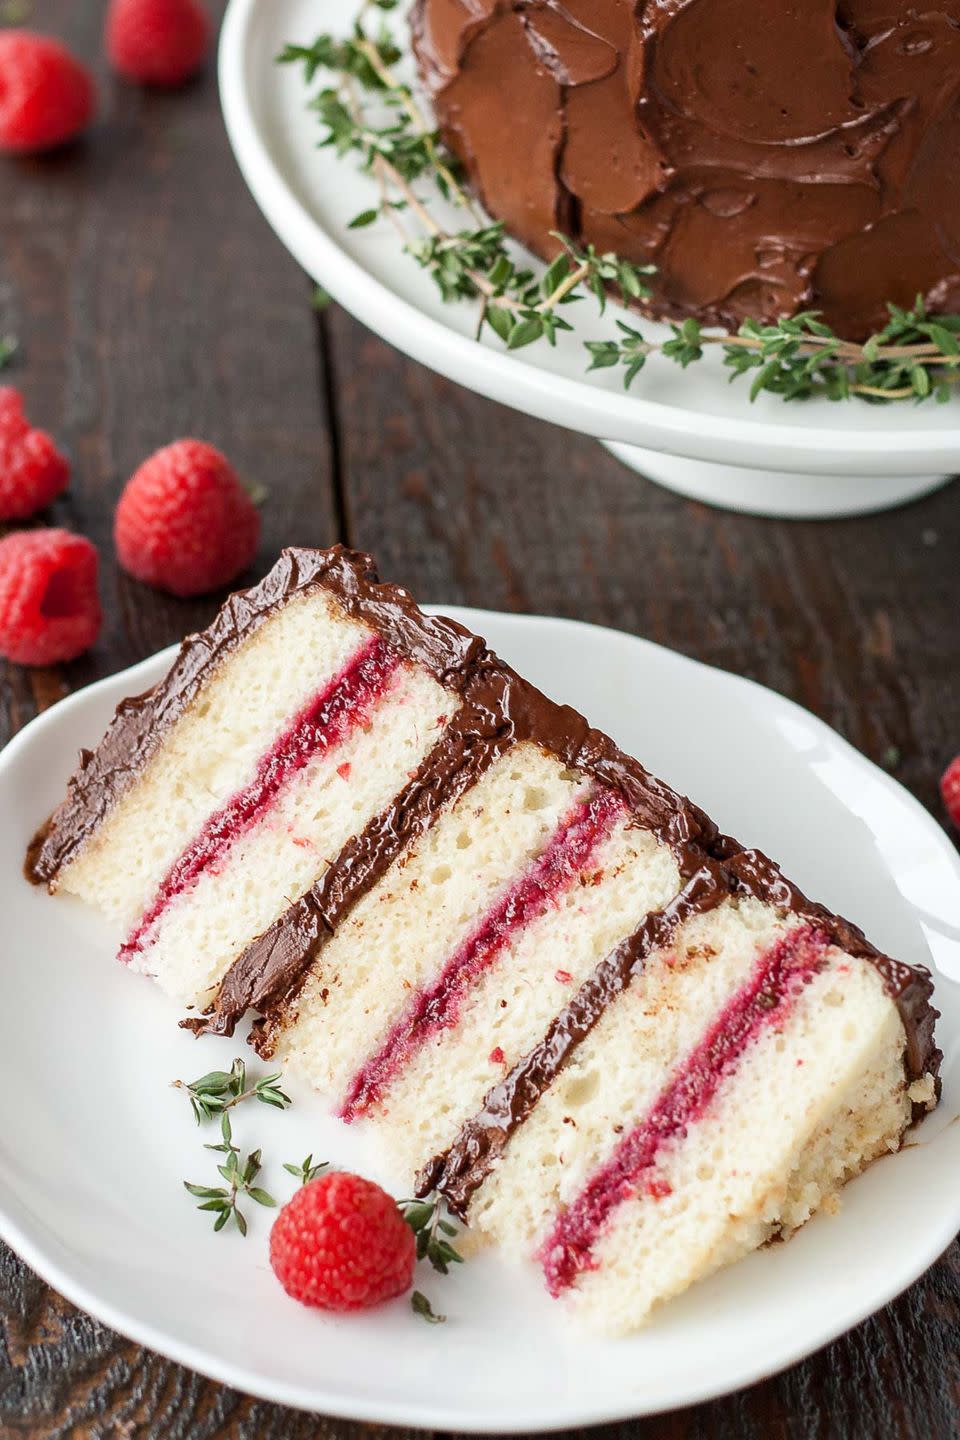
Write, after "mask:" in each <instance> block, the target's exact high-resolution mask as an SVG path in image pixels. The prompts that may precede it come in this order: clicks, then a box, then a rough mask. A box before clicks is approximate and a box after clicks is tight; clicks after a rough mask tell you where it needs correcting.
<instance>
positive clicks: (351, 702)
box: [120, 635, 400, 961]
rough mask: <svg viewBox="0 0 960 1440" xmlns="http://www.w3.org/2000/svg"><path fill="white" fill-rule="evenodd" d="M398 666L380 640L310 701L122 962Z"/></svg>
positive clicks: (361, 712) (364, 715)
mask: <svg viewBox="0 0 960 1440" xmlns="http://www.w3.org/2000/svg"><path fill="white" fill-rule="evenodd" d="M399 664H400V657H399V655H397V654H395V653H394V652H393V651H392V650H390V649H389V648H388V647H387V646H386V645H385V644H384V642H383V640H381V638H380V637H379V636H378V635H374V636H372V637H371V638H370V640H369V641H367V642H366V643H365V644H364V645H363V646H362V647H361V649H360V650H358V651H357V652H356V654H355V655H353V656H352V657H351V659H350V660H349V661H348V662H347V664H346V665H345V666H344V668H343V669H342V670H341V671H340V673H339V674H338V675H335V676H334V677H333V679H332V680H331V681H330V682H329V683H328V684H327V685H325V686H324V688H323V689H322V690H321V691H319V692H318V693H317V694H316V695H315V696H314V697H313V699H312V700H310V701H308V702H307V704H306V705H305V706H304V707H303V709H302V710H301V711H300V712H299V714H298V715H297V716H296V717H295V718H294V720H293V721H292V723H291V724H290V725H289V726H288V727H287V729H286V730H285V731H284V732H283V734H282V735H280V737H279V738H278V739H277V740H276V741H275V743H274V744H273V745H272V746H271V748H270V749H269V750H268V751H267V752H266V754H264V755H263V756H262V757H261V759H260V762H259V764H258V765H257V770H256V774H255V775H254V777H253V779H252V780H251V781H250V784H249V785H247V786H245V787H244V789H242V790H238V791H237V792H236V794H235V795H233V796H232V797H231V798H230V799H229V800H228V801H227V803H226V804H225V805H224V806H222V807H221V809H219V810H217V811H215V812H214V813H213V814H212V815H211V816H210V817H209V818H208V819H207V821H206V823H205V824H204V826H203V829H202V830H201V831H200V833H199V834H198V835H197V837H196V839H195V840H194V841H193V842H192V843H191V844H190V845H189V846H188V847H187V849H186V850H184V852H183V853H182V855H181V856H180V858H179V859H178V860H177V861H176V862H175V864H174V865H173V866H172V867H171V869H170V870H169V871H168V872H167V874H166V876H165V877H164V879H163V880H162V881H161V883H160V886H159V888H158V889H157V892H156V894H155V895H154V897H153V900H152V902H151V904H150V906H149V908H148V909H147V910H146V911H145V912H144V914H143V915H142V916H141V918H140V921H139V922H138V924H137V926H136V928H135V929H134V930H133V932H132V933H131V934H130V935H129V936H128V937H127V939H126V940H125V941H124V943H123V945H122V947H121V949H120V959H121V960H125V961H129V960H131V959H132V958H133V956H134V955H135V954H137V953H138V952H140V951H142V950H143V948H144V946H145V944H146V942H147V939H148V936H149V934H150V932H151V931H152V930H153V929H154V927H155V926H156V924H157V922H158V920H159V919H160V917H161V916H162V915H163V912H164V911H165V910H166V909H167V907H168V906H169V905H170V904H171V903H172V902H173V901H174V900H176V898H177V897H178V896H179V895H182V894H183V892H184V891H185V890H188V889H189V888H190V886H192V885H193V884H195V883H196V881H197V880H198V878H199V877H200V876H201V875H202V874H203V872H204V871H205V870H208V869H209V868H210V867H211V866H212V865H214V864H215V863H216V861H218V860H219V859H221V857H222V856H223V855H224V854H225V853H226V852H227V850H229V848H230V846H231V845H233V844H235V842H236V841H237V840H238V839H239V838H240V837H241V836H242V835H243V834H245V833H246V832H247V831H248V830H250V829H252V827H253V826H254V825H256V823H257V822H258V821H259V820H260V819H261V818H262V817H263V815H264V814H265V813H266V812H267V810H269V808H270V807H271V805H273V803H274V802H275V801H276V799H277V797H278V795H279V794H280V791H281V790H282V789H283V787H284V786H285V785H287V784H288V783H289V782H290V780H291V779H292V778H293V777H294V775H296V774H297V772H298V771H299V770H302V769H303V768H304V766H305V765H307V764H308V763H309V762H310V761H311V760H312V759H314V757H315V756H317V755H320V754H322V753H323V752H324V751H325V750H330V749H332V748H333V747H334V746H335V745H339V744H342V742H343V741H344V740H345V739H346V738H347V736H348V735H349V734H350V733H351V731H353V730H354V729H356V727H357V726H360V725H366V724H368V723H369V720H370V714H371V711H372V710H373V708H374V706H375V705H376V703H377V701H378V700H379V699H380V698H381V696H382V695H383V694H384V692H385V691H386V689H387V688H388V686H389V684H390V682H391V679H392V678H393V675H394V672H395V671H396V670H397V667H398V666H399Z"/></svg>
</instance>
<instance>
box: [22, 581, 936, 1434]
mask: <svg viewBox="0 0 960 1440" xmlns="http://www.w3.org/2000/svg"><path fill="white" fill-rule="evenodd" d="M425 608H426V609H428V610H429V611H430V612H431V613H443V614H449V615H451V616H452V617H453V618H456V619H460V620H461V621H462V622H463V623H465V624H467V625H469V626H471V627H472V628H476V629H479V630H480V631H481V632H482V630H483V626H484V623H485V622H486V620H487V618H488V617H489V616H490V615H491V614H493V613H495V612H490V611H486V610H476V609H471V608H468V607H463V606H442V605H441V606H436V605H434V606H428V607H425ZM496 618H497V622H498V623H503V622H505V621H506V622H509V623H510V624H517V625H522V624H524V623H526V622H529V621H534V622H538V621H548V622H549V623H550V624H551V625H555V626H559V627H561V628H569V629H577V630H589V631H590V632H592V633H595V632H597V631H601V632H604V633H606V634H607V635H610V636H615V637H617V638H618V639H621V640H622V639H623V638H627V639H629V640H631V641H633V642H634V643H636V644H639V645H641V646H642V647H644V648H646V649H648V650H653V651H664V650H665V649H666V647H663V646H659V645H656V644H655V643H654V642H653V641H649V640H645V639H643V638H642V637H640V636H634V635H629V634H628V633H627V632H624V631H619V630H615V629H613V628H612V627H609V626H598V625H590V624H587V623H586V622H583V621H578V620H571V619H566V618H562V617H557V616H539V615H538V616H527V615H504V614H501V613H499V612H496ZM177 649H178V647H177V646H176V645H174V646H170V647H168V648H167V649H165V650H162V651H159V652H157V653H156V654H154V655H152V656H150V657H148V658H147V659H145V660H142V661H140V662H139V663H138V664H136V665H134V666H132V667H130V668H129V669H127V670H125V671H120V672H118V673H117V674H114V675H110V676H106V677H105V678H104V679H102V680H99V681H96V682H95V683H94V684H92V685H90V686H87V687H85V688H84V689H83V690H80V691H77V692H76V693H74V694H73V695H70V696H68V697H67V698H66V699H64V700H62V701H60V702H59V703H58V704H57V705H55V706H53V707H51V709H49V710H47V711H45V712H44V713H43V714H41V715H39V716H37V717H36V718H35V719H34V720H33V721H31V722H30V723H29V724H28V725H27V726H25V727H24V729H23V730H21V731H20V732H19V733H18V734H17V735H15V736H14V738H13V739H12V740H11V741H10V742H9V743H8V745H7V746H6V747H5V748H4V750H3V751H0V769H6V768H7V767H8V766H9V765H11V764H15V763H16V760H17V757H18V755H19V753H20V751H21V750H22V749H25V748H26V747H27V746H28V745H31V744H32V743H34V742H35V741H36V739H37V738H38V737H39V735H40V734H42V733H43V731H44V730H46V729H47V728H49V727H51V726H52V724H54V723H59V722H61V721H62V720H63V719H64V718H65V717H66V716H67V715H69V714H70V712H71V711H72V710H73V709H75V708H77V707H78V706H82V705H83V704H84V703H85V702H86V701H87V700H89V698H90V697H91V696H92V695H94V694H96V693H98V692H100V691H102V690H105V689H111V688H118V686H119V682H120V681H123V686H122V691H123V693H124V694H132V693H136V691H137V689H138V688H142V687H143V685H144V684H148V683H152V681H153V680H154V677H155V672H156V673H157V674H162V673H163V668H164V666H165V665H168V664H169V663H170V662H171V661H172V659H173V657H174V655H175V654H176V652H177ZM666 653H667V654H669V655H671V657H672V658H673V659H675V660H679V661H681V662H683V663H684V664H688V665H694V666H696V667H697V668H698V669H702V670H709V671H710V673H711V675H712V677H713V679H714V681H717V680H719V682H720V683H728V684H730V685H731V686H733V687H737V686H742V687H747V688H749V689H750V690H751V691H756V692H760V693H762V694H763V695H764V696H765V697H766V698H767V699H768V700H772V701H773V703H775V704H777V705H780V706H783V707H785V708H786V709H787V710H788V711H795V712H796V713H797V714H798V715H799V716H802V717H803V720H804V723H805V724H807V725H813V727H814V728H815V729H819V730H822V731H823V732H824V734H825V735H826V736H827V737H829V740H830V743H831V744H833V745H839V746H840V747H841V748H842V749H844V750H846V751H848V752H849V753H850V754H851V756H853V757H855V759H856V760H857V761H858V762H859V763H860V764H861V765H864V766H868V767H869V769H870V770H871V772H873V777H874V778H875V779H879V780H880V781H881V783H882V784H883V785H884V786H886V787H887V788H888V789H889V790H890V791H891V792H892V793H896V794H897V796H898V798H899V799H900V800H901V801H903V799H904V797H906V801H907V802H908V804H909V806H910V807H911V808H912V809H913V810H915V812H916V814H917V816H918V818H919V819H920V820H921V821H922V823H924V824H925V825H926V826H929V827H930V829H931V833H932V834H935V836H936V837H937V840H938V844H939V845H940V846H941V847H942V848H943V849H944V851H945V853H948V854H949V856H950V861H951V865H952V868H953V869H954V871H955V873H956V876H957V881H958V885H960V853H958V852H957V850H956V848H955V847H954V846H953V845H952V844H951V842H950V840H949V838H948V837H947V835H946V834H945V832H944V831H943V830H942V829H941V827H940V826H939V825H937V823H936V821H935V820H934V819H933V817H932V816H931V815H930V814H929V812H928V811H927V810H926V809H925V808H924V807H923V806H922V805H921V804H920V802H919V801H918V800H916V798H915V797H914V796H913V795H911V794H910V792H909V791H907V790H906V789H905V788H904V787H903V786H902V785H900V784H899V783H898V782H897V781H896V780H894V779H893V778H892V777H891V776H890V775H888V774H886V773H885V772H884V771H883V770H881V769H880V768H879V767H878V766H875V765H874V764H873V762H872V761H870V760H868V759H867V758H866V756H864V755H862V754H861V753H860V751H858V750H857V749H856V748H855V747H854V746H852V745H850V743H849V742H848V741H846V740H845V739H844V738H843V737H842V736H840V735H838V734H837V733H836V732H835V731H834V730H832V729H831V728H830V727H829V726H828V725H827V724H826V723H825V722H824V721H822V720H820V719H819V718H818V717H817V716H815V715H812V714H811V712H809V711H807V710H805V709H803V707H802V706H799V705H797V704H796V703H795V702H794V701H792V700H789V699H788V698H787V697H785V696H782V695H780V694H778V693H777V692H776V691H772V690H769V689H768V688H767V687H765V686H763V685H760V684H759V683H758V682H755V681H752V680H749V679H747V678H746V677H742V676H738V675H734V674H731V673H729V672H727V671H722V670H718V669H716V668H715V667H713V666H709V665H705V664H703V662H701V661H696V660H692V659H690V658H689V657H687V656H682V655H678V654H677V653H676V652H673V651H669V650H666ZM957 1218H960V1217H957ZM955 1231H956V1218H951V1217H948V1216H947V1214H946V1212H944V1217H943V1221H942V1223H941V1225H940V1226H938V1227H935V1228H932V1229H930V1230H928V1232H927V1233H926V1235H925V1236H924V1240H925V1244H924V1245H923V1248H922V1250H918V1251H916V1252H913V1253H912V1254H911V1256H910V1258H909V1260H907V1261H905V1262H901V1263H900V1264H899V1265H897V1264H896V1263H894V1257H892V1256H890V1255H887V1256H885V1265H884V1270H883V1279H884V1283H883V1284H882V1285H879V1286H878V1288H877V1290H876V1291H875V1292H874V1293H872V1294H871V1295H870V1297H869V1298H865V1297H864V1296H863V1295H860V1294H857V1295H852V1296H851V1301H850V1306H849V1309H848V1310H847V1311H846V1312H845V1313H844V1314H843V1315H842V1316H838V1315H834V1316H833V1317H832V1318H831V1320H830V1321H829V1322H828V1323H827V1325H826V1326H825V1327H824V1329H823V1330H822V1331H821V1332H820V1333H819V1334H818V1336H817V1338H816V1340H815V1341H813V1343H810V1341H809V1337H808V1339H807V1340H806V1341H804V1340H800V1341H798V1342H797V1343H795V1344H784V1345H782V1346H781V1348H780V1351H779V1352H778V1353H775V1354H773V1355H771V1354H769V1353H767V1354H765V1355H764V1357H763V1360H762V1362H761V1361H757V1362H755V1363H754V1364H747V1365H745V1366H744V1368H743V1369H742V1370H741V1371H739V1372H738V1373H737V1374H736V1375H734V1376H732V1377H731V1379H730V1382H729V1384H726V1383H724V1384H722V1385H717V1384H716V1383H715V1382H714V1383H709V1382H706V1381H705V1382H703V1383H701V1384H697V1383H696V1382H693V1383H692V1384H690V1386H689V1388H685V1389H684V1390H683V1391H682V1392H680V1391H678V1392H677V1393H676V1395H674V1396H667V1397H665V1398H664V1399H663V1400H662V1402H661V1403H658V1405H657V1406H656V1408H655V1409H654V1410H649V1411H647V1410H644V1409H643V1408H642V1407H641V1408H640V1409H638V1408H637V1404H636V1397H634V1398H633V1400H632V1401H631V1402H629V1403H626V1402H625V1401H624V1400H622V1399H621V1401H620V1402H619V1403H618V1402H617V1401H614V1402H613V1403H611V1404H610V1405H609V1406H604V1405H598V1404H596V1403H593V1404H586V1405H583V1406H582V1407H580V1408H579V1409H578V1408H575V1407H571V1408H569V1409H568V1410H564V1412H563V1413H562V1414H559V1413H558V1414H549V1413H546V1414H544V1413H543V1409H542V1406H540V1407H539V1408H535V1409H531V1411H530V1412H529V1413H527V1412H524V1411H523V1410H518V1411H514V1412H512V1413H510V1414H503V1415H499V1416H497V1415H492V1416H491V1415H488V1416H487V1417H486V1418H485V1419H484V1421H483V1422H482V1423H477V1424H472V1423H471V1420H470V1417H469V1415H464V1413H463V1412H462V1411H460V1410H457V1409H454V1408H447V1407H446V1406H444V1405H443V1404H442V1403H441V1404H436V1403H430V1404H428V1405H423V1404H419V1403H412V1402H408V1401H393V1402H390V1403H387V1404H382V1403H377V1402H376V1401H374V1402H373V1403H372V1404H368V1403H365V1401H364V1399H363V1397H362V1396H358V1395H357V1394H356V1393H350V1392H336V1391H331V1390H329V1389H326V1388H325V1389H324V1390H323V1391H322V1392H318V1391H312V1390H310V1389H309V1388H308V1387H306V1386H302V1385H297V1384H294V1383H288V1382H283V1381H277V1380H275V1379H273V1378H272V1377H271V1376H269V1375H268V1374H261V1373H258V1372H256V1371H252V1370H250V1369H248V1368H246V1367H244V1366H241V1365H236V1364H233V1363H232V1362H230V1361H228V1360H226V1359H223V1358H220V1357H217V1356H213V1355H211V1354H210V1353H208V1352H207V1351H206V1350H204V1349H203V1348H202V1347H200V1346H198V1345H194V1344H190V1343H185V1342H183V1341H181V1340H179V1339H178V1338H177V1336H176V1335H174V1334H172V1333H171V1332H169V1331H167V1330H165V1329H162V1328H160V1327H157V1326H154V1325H153V1324H152V1323H151V1322H150V1321H148V1320H144V1319H143V1318H142V1317H141V1316H139V1315H137V1314H135V1313H133V1312H132V1311H131V1310H130V1309H129V1308H127V1307H124V1306H122V1305H115V1304H113V1303H112V1302H110V1301H108V1300H103V1299H102V1298H101V1297H100V1296H99V1295H98V1294H97V1293H96V1291H94V1290H92V1289H91V1288H90V1287H89V1286H88V1285H87V1284H86V1283H85V1282H84V1281H82V1280H80V1279H77V1278H75V1277H74V1275H73V1274H72V1273H71V1271H70V1270H69V1268H67V1267H66V1266H64V1265H62V1264H61V1263H59V1262H58V1261H57V1260H55V1259H52V1258H50V1256H49V1255H48V1254H47V1252H46V1251H45V1249H44V1247H43V1245H42V1244H41V1243H40V1242H39V1241H36V1240H35V1239H34V1238H33V1236H32V1234H31V1233H30V1232H29V1229H28V1227H26V1226H24V1225H22V1224H21V1223H20V1222H19V1221H18V1220H17V1219H15V1218H13V1217H12V1216H11V1215H10V1214H8V1213H7V1210H6V1208H5V1205H4V1203H3V1185H2V1180H0V1236H2V1238H3V1239H4V1240H5V1241H6V1243H7V1244H9V1245H10V1246H12V1248H13V1249H14V1250H15V1251H16V1252H17V1253H18V1254H19V1255H20V1256H21V1258H22V1259H23V1260H24V1261H25V1262H26V1264H28V1265H29V1266H30V1267H31V1268H32V1269H33V1270H35V1271H36V1272H37V1274H38V1275H40V1276H41V1277H42V1278H43V1279H44V1280H45V1281H46V1282H47V1283H48V1284H49V1285H51V1286H53V1287H54V1288H55V1289H56V1290H57V1291H59V1292H60V1293H61V1294H62V1295H64V1296H65V1297H66V1298H67V1299H68V1300H69V1301H70V1302H72V1303H73V1304H74V1305H76V1306H78V1307H79V1308H80V1309H82V1310H84V1311H86V1312H87V1313H88V1314H90V1315H92V1316H94V1317H95V1318H96V1319H97V1320H99V1321H101V1322H102V1323H103V1324H105V1325H108V1326H109V1327H110V1328H111V1329H113V1330H115V1331H117V1332H118V1333H119V1334H121V1335H123V1336H125V1337H126V1338H128V1339H130V1340H132V1341H134V1342H135V1343H137V1344H142V1345H145V1346H147V1347H148V1348H149V1349H151V1350H154V1351H157V1352H158V1353H159V1354H162V1355H165V1356H167V1357H168V1358H169V1359H171V1360H173V1361H175V1362H177V1363H179V1364H182V1365H185V1366H187V1367H188V1368H190V1369H192V1370H194V1371H196V1372H197V1373H199V1374H201V1375H204V1376H206V1377H207V1378H208V1379H211V1380H214V1381H217V1382H219V1383H222V1384H226V1385H229V1386H231V1387H232V1388H234V1389H237V1390H240V1391H243V1392H246V1393H248V1394H254V1395H256V1396H259V1397H260V1398H262V1399H265V1400H269V1401H273V1402H276V1403H279V1404H283V1405H288V1406H291V1407H292V1408H295V1409H299V1410H305V1411H308V1412H311V1413H322V1414H329V1415H332V1416H336V1417H340V1418H345V1419H355V1420H360V1421H370V1422H379V1423H384V1424H394V1425H406V1426H413V1427H417V1428H424V1429H451V1430H460V1431H465V1432H469V1433H480V1434H482V1433H491V1432H497V1431H501V1432H528V1433H533V1432H540V1433H542V1432H547V1431H551V1430H558V1429H566V1428H575V1427H577V1426H580V1425H585V1424H602V1423H605V1422H612V1421H616V1420H625V1419H629V1418H633V1417H638V1418H639V1417H640V1416H643V1415H647V1414H655V1413H664V1412H665V1411H668V1410H670V1409H672V1408H675V1407H676V1406H688V1405H693V1404H699V1403H702V1402H704V1401H707V1400H710V1399H716V1398H719V1397H721V1396H723V1395H727V1394H730V1393H731V1392H733V1391H735V1390H740V1389H744V1388H746V1387H748V1386H750V1385H753V1384H755V1383H757V1382H758V1381H760V1380H763V1379H766V1378H768V1377H770V1376H773V1375H776V1374H778V1373H780V1372H781V1371H783V1370H785V1369H787V1368H788V1367H789V1366H791V1365H793V1364H795V1363H797V1362H798V1361H800V1360H802V1359H804V1358H806V1357H807V1356H809V1355H811V1354H814V1353H815V1352H816V1351H817V1350H819V1349H822V1348H823V1347H824V1346H825V1345H828V1344H830V1343H831V1342H832V1341H833V1340H835V1339H836V1338H837V1337H838V1336H840V1335H842V1334H845V1333H846V1332H847V1331H849V1330H851V1329H853V1328H854V1327H855V1326H857V1325H859V1324H861V1323H862V1322H863V1321H864V1320H866V1319H867V1318H868V1317H869V1316H870V1315H872V1314H875V1313H876V1312H877V1310H878V1309H880V1308H882V1307H883V1305H885V1304H888V1303H890V1301H892V1300H894V1299H895V1298H896V1297H897V1296H898V1295H900V1294H901V1293H902V1292H903V1291H904V1290H905V1289H907V1288H908V1286H910V1285H911V1284H913V1283H914V1281H915V1280H917V1279H918V1278H919V1277H920V1276H921V1275H922V1274H923V1273H924V1272H925V1271H926V1270H927V1269H928V1268H929V1267H930V1265H932V1264H933V1263H934V1262H935V1261H936V1260H937V1259H938V1257H939V1256H940V1255H941V1254H942V1253H943V1251H944V1250H945V1249H946V1248H947V1246H948V1245H949V1244H950V1243H951V1242H952V1240H953V1239H954V1236H955Z"/></svg>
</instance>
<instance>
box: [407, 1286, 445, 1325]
mask: <svg viewBox="0 0 960 1440" xmlns="http://www.w3.org/2000/svg"><path fill="white" fill-rule="evenodd" d="M410 1309H411V1310H412V1311H413V1313H414V1315H419V1316H420V1318H421V1320H426V1322H427V1324H428V1325H443V1324H445V1323H446V1319H447V1317H446V1315H438V1314H437V1312H436V1310H434V1308H433V1306H432V1305H431V1304H430V1301H429V1300H428V1299H427V1297H426V1295H424V1293H423V1291H422V1290H414V1292H413V1294H412V1295H411V1296H410Z"/></svg>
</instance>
